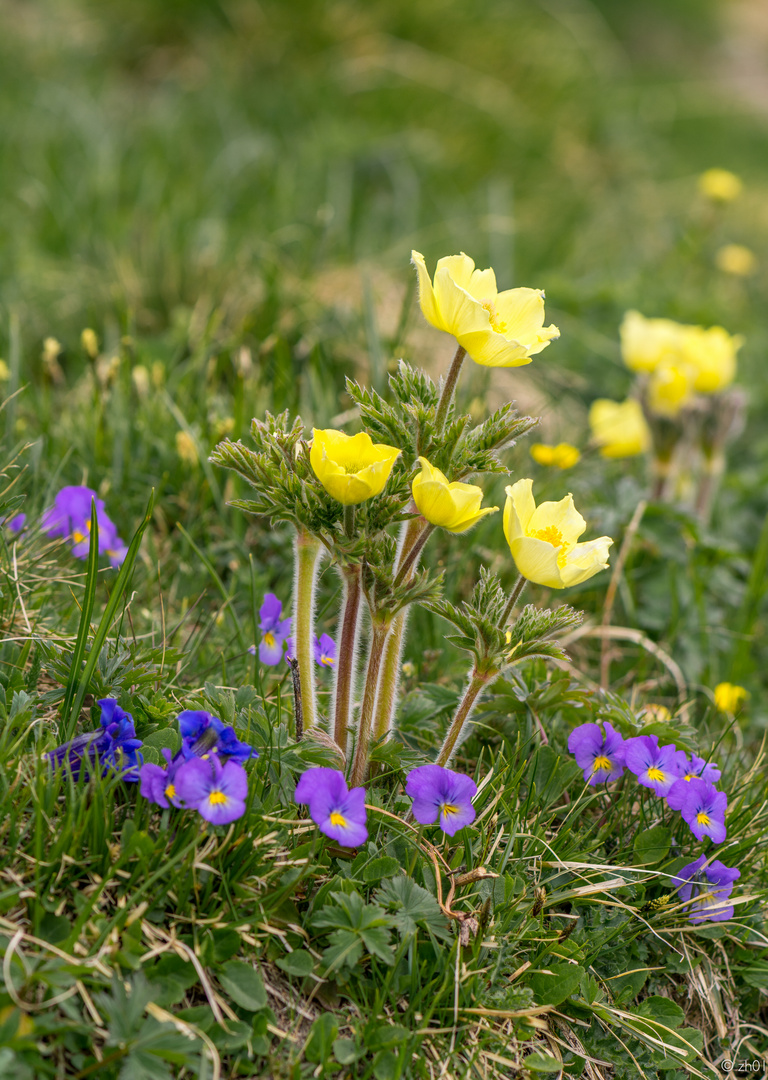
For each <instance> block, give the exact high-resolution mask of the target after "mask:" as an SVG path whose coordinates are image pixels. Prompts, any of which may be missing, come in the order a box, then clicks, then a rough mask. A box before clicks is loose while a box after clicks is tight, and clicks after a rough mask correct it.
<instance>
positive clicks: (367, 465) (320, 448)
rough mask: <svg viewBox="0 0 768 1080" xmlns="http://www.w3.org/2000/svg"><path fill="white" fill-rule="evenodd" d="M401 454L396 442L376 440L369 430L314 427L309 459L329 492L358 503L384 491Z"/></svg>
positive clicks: (351, 502) (352, 502)
mask: <svg viewBox="0 0 768 1080" xmlns="http://www.w3.org/2000/svg"><path fill="white" fill-rule="evenodd" d="M399 454H400V450H398V449H397V447H396V446H388V445H387V444H386V443H374V442H373V441H372V439H371V436H370V435H368V433H367V432H365V431H360V432H358V434H357V435H345V434H344V432H343V431H334V430H333V429H332V428H329V429H328V430H325V431H322V430H319V429H318V428H314V429H313V431H312V447H311V449H310V451H309V461H310V464H311V466H312V469H313V470H314V473H315V476H316V477H317V479H318V480H319V481H320V483H321V484H322V485H323V487H324V488H325V490H326V491H327V492H328V494H329V495H331V496H333V498H334V499H337V500H338V501H339V502H340V503H343V504H344V505H345V506H354V505H355V504H357V503H361V502H365V501H366V500H367V499H371V498H373V496H374V495H379V494H380V493H381V491H382V490H383V488H384V485H385V484H386V482H387V480H388V479H389V474H390V473H391V472H392V467H393V465H394V464H395V460H396V458H397V457H398V456H399Z"/></svg>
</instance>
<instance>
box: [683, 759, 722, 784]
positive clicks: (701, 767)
mask: <svg viewBox="0 0 768 1080" xmlns="http://www.w3.org/2000/svg"><path fill="white" fill-rule="evenodd" d="M697 776H698V777H701V779H702V780H708V781H709V782H710V784H716V783H717V781H718V780H719V779H720V769H719V768H718V766H717V763H716V762H714V761H710V762H706V761H705V760H704V758H701V757H697V756H696V755H695V754H691V756H690V757H689V758H686V759H685V767H684V772H683V774H682V779H683V780H695V779H696V777H697Z"/></svg>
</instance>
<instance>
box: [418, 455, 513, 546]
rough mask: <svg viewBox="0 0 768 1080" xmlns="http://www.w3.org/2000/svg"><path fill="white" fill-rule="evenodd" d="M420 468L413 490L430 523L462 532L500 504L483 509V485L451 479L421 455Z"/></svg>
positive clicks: (420, 508)
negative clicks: (452, 480) (480, 486)
mask: <svg viewBox="0 0 768 1080" xmlns="http://www.w3.org/2000/svg"><path fill="white" fill-rule="evenodd" d="M419 462H420V463H421V472H420V473H419V475H418V476H417V477H416V478H415V479H414V481H413V484H412V487H411V490H412V491H413V501H414V502H415V503H416V506H417V508H418V511H419V513H420V514H421V516H422V517H424V518H426V519H427V521H428V522H430V524H431V525H440V526H441V527H442V528H443V529H448V531H449V532H452V533H463V532H466V531H467V529H471V528H472V526H473V525H475V524H477V522H478V521H479V520H480V518H484V517H485V516H486V515H487V514H495V513H496V511H497V510H498V509H499V508H498V506H486V507H485V508H484V509H482V510H481V509H480V503H481V502H482V501H483V489H482V488H479V487H477V486H476V485H475V484H462V483H459V482H458V481H454V482H453V483H449V481H448V479H447V477H446V476H445V475H444V474H443V473H441V472H440V470H439V469H436V468H435V467H434V465H430V464H429V462H428V461H427V459H426V458H423V457H420V458H419Z"/></svg>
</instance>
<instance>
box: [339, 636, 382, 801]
mask: <svg viewBox="0 0 768 1080" xmlns="http://www.w3.org/2000/svg"><path fill="white" fill-rule="evenodd" d="M389 627H390V624H389V622H381V621H379V619H377V618H374V619H373V620H372V626H371V646H370V650H369V652H368V667H367V668H366V672H365V689H364V690H363V703H362V705H361V707H360V723H359V724H358V730H357V747H356V749H355V760H354V763H353V765H352V773H351V775H350V780H349V786H350V787H358V786H359V785H360V784H362V783H363V781H364V780H365V774H366V771H367V769H368V745H369V743H370V741H371V724H372V722H373V707H374V705H375V703H376V688H377V686H378V682H379V669H380V667H381V659H382V656H383V654H384V643H385V641H386V640H387V634H388V633H389Z"/></svg>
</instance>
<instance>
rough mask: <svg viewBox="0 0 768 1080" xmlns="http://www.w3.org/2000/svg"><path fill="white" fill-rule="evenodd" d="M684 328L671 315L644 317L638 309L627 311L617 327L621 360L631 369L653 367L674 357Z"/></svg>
mask: <svg viewBox="0 0 768 1080" xmlns="http://www.w3.org/2000/svg"><path fill="white" fill-rule="evenodd" d="M684 329H685V328H684V327H683V326H681V324H680V323H677V322H674V321H673V320H672V319H646V317H645V315H641V314H640V312H639V311H628V312H627V313H626V314H625V316H624V319H623V321H622V323H621V326H620V327H619V336H620V338H621V355H622V357H623V358H624V363H625V364H626V365H627V367H628V368H629V369H630V371H655V370H656V368H657V367H658V366H659V364H662V363H668V362H669V361H672V360H675V359H676V358H677V357H678V356H679V353H680V348H681V338H682V333H683V330H684Z"/></svg>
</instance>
